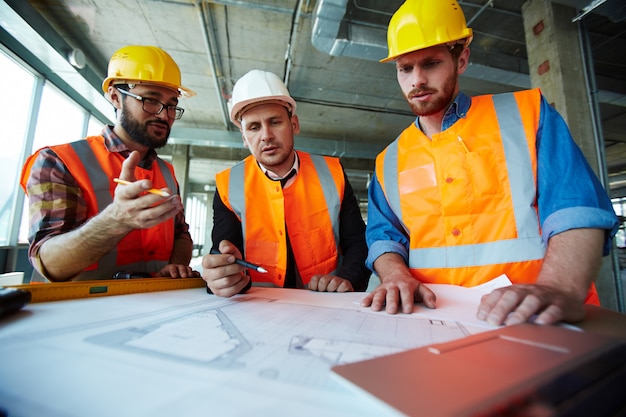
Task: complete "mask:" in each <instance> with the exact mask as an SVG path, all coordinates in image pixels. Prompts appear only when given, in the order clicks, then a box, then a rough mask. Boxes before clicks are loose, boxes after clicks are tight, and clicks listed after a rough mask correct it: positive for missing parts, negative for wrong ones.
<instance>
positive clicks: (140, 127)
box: [120, 106, 171, 149]
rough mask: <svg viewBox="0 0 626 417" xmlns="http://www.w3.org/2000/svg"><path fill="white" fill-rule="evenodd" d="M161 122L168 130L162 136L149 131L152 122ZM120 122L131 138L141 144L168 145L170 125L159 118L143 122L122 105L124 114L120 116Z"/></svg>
mask: <svg viewBox="0 0 626 417" xmlns="http://www.w3.org/2000/svg"><path fill="white" fill-rule="evenodd" d="M152 123H154V124H160V125H163V126H165V127H167V132H166V133H165V135H162V137H157V136H155V135H152V134H150V133H148V126H150V124H152ZM120 124H121V126H122V128H124V130H125V131H126V133H128V136H130V138H131V139H132V140H133V141H135V142H137V143H138V144H140V145H143V146H146V147H148V148H152V149H158V148H162V147H164V146H165V145H167V139H168V138H169V136H170V130H171V128H170V126H169V125H168V124H167V123H166V122H164V121H161V120H159V119H155V120H148V121H146V122H145V123H144V124H141V123H140V122H139V121H138V120H137V119H135V118H134V117H133V116H132V115H131V114H130V112H129V111H128V110H127V108H126V107H124V106H123V107H122V116H121V118H120Z"/></svg>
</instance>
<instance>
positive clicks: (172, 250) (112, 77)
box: [21, 46, 199, 282]
mask: <svg viewBox="0 0 626 417" xmlns="http://www.w3.org/2000/svg"><path fill="white" fill-rule="evenodd" d="M102 89H103V91H104V93H105V94H106V96H107V98H108V99H109V101H110V102H111V104H113V107H114V108H115V114H116V121H115V124H114V125H113V126H105V127H104V129H103V131H102V133H101V135H99V136H91V137H88V138H85V139H83V140H79V141H76V142H72V143H67V144H63V145H57V146H49V147H44V148H42V149H40V150H39V151H37V152H35V153H34V154H33V155H31V156H30V157H29V158H28V159H27V161H26V164H25V165H24V169H23V173H22V178H21V185H22V187H23V188H24V191H25V192H26V194H27V195H28V198H29V205H30V208H31V209H30V232H29V242H30V247H29V259H30V261H31V263H32V264H33V267H34V269H35V273H34V274H33V278H32V280H31V281H44V282H45V281H74V280H92V279H111V278H113V277H114V276H115V275H116V274H118V276H119V274H120V273H123V274H124V275H125V276H128V275H140V276H159V277H172V278H179V277H182V278H185V277H191V276H199V274H198V273H197V272H195V271H193V270H192V269H191V268H190V267H189V262H190V260H191V253H192V248H193V242H192V241H191V236H190V234H189V225H188V224H187V223H186V222H185V216H184V210H183V204H182V202H181V199H180V195H179V189H178V182H177V180H176V177H175V176H174V169H173V167H172V165H171V164H169V163H168V162H166V161H164V160H162V159H161V158H159V157H158V156H157V153H156V151H155V149H158V148H161V147H163V146H165V145H166V144H167V140H168V137H169V135H170V131H171V128H172V125H173V124H174V121H175V120H177V119H180V118H181V117H182V115H183V112H184V110H183V109H182V108H180V107H178V99H179V98H180V97H191V96H193V95H195V93H194V92H193V91H191V90H189V89H187V88H185V87H183V86H181V75H180V70H179V68H178V65H177V64H176V63H175V62H174V60H173V59H172V58H171V56H170V55H169V54H167V52H165V51H163V50H162V49H160V48H157V47H154V46H126V47H124V48H121V49H120V50H118V51H117V52H116V53H115V54H113V56H112V57H111V60H110V61H109V66H108V77H107V78H106V79H105V80H104V82H103V84H102ZM120 180H121V181H120ZM119 182H121V183H123V184H125V185H119V184H118V183H119ZM149 190H150V192H147V191H149Z"/></svg>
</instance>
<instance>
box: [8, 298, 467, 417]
mask: <svg viewBox="0 0 626 417" xmlns="http://www.w3.org/2000/svg"><path fill="white" fill-rule="evenodd" d="M442 294H443V293H442ZM363 296H364V293H343V294H329V293H316V292H312V291H303V290H285V289H271V288H253V289H251V290H250V291H249V292H248V293H247V294H241V295H237V296H234V297H232V298H221V297H216V296H212V295H208V294H206V292H205V291H204V290H203V289H188V290H177V291H163V292H152V293H142V294H129V295H124V296H115V297H100V298H91V299H77V300H70V301H63V302H48V303H35V304H31V305H29V306H27V308H25V309H24V310H23V311H21V312H19V313H18V314H17V315H15V316H14V317H13V318H11V319H9V320H8V322H5V323H4V326H3V327H2V332H0V410H8V411H9V415H11V416H16V417H20V416H33V415H46V416H49V417H82V416H85V415H89V416H91V417H100V416H103V417H104V416H111V415H132V416H134V417H137V416H138V417H143V416H146V417H148V416H150V417H160V416H164V417H165V416H171V415H176V417H195V416H204V415H207V413H206V411H207V410H210V413H209V414H208V415H215V416H220V417H222V416H225V417H229V416H233V417H234V416H241V415H248V414H249V415H272V416H277V417H281V416H285V417H287V416H293V415H298V416H299V417H309V416H310V417H317V416H320V415H324V416H325V417H335V416H336V417H349V416H355V417H356V416H359V417H368V416H371V417H374V416H376V417H379V416H381V415H384V416H394V415H397V414H395V413H396V412H394V411H390V410H388V409H387V408H385V407H386V406H384V405H382V404H378V403H377V402H376V401H375V400H373V399H367V398H364V397H363V396H361V395H360V394H358V393H356V392H354V391H353V390H351V389H350V388H349V387H348V386H345V385H343V384H342V382H341V381H338V380H337V379H335V378H334V377H333V375H332V372H330V369H331V367H333V366H335V365H339V364H345V363H351V362H355V361H360V360H364V359H369V358H374V357H378V356H381V355H387V354H391V353H395V352H399V351H402V350H407V349H411V348H415V347H421V346H424V345H428V344H433V343H441V342H446V341H449V340H453V339H457V338H461V337H465V336H467V335H468V334H470V333H473V332H475V329H474V326H475V325H476V323H474V322H471V320H470V323H469V324H468V323H466V322H464V321H463V320H462V318H463V317H468V318H472V317H473V316H474V314H473V311H472V314H471V315H467V314H466V315H462V316H459V315H458V313H456V311H455V310H454V309H450V311H452V312H453V313H455V314H452V315H450V318H446V319H443V318H442V317H445V314H443V313H445V310H446V308H445V305H446V303H445V299H443V298H442V305H443V306H444V307H443V308H441V309H440V311H438V313H439V314H440V316H439V317H437V316H433V317H429V316H428V313H430V312H431V311H427V310H425V309H420V308H419V306H417V307H416V309H417V310H416V312H415V313H414V314H393V315H392V314H387V313H385V312H374V311H372V310H370V309H368V308H363V307H360V300H361V299H362V298H363ZM457 304H458V303H457ZM473 309H475V307H474V306H473V305H472V310H473ZM433 312H434V311H433ZM454 315H456V316H457V317H458V319H454V318H453V317H452V316H454ZM33 392H36V393H37V395H32V393H33ZM181 404H184V407H182V408H181Z"/></svg>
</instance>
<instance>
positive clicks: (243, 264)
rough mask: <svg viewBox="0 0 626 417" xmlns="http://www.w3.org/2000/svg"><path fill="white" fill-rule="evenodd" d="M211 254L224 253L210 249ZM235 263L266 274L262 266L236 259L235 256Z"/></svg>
mask: <svg viewBox="0 0 626 417" xmlns="http://www.w3.org/2000/svg"><path fill="white" fill-rule="evenodd" d="M211 254H213V255H226V254H225V253H221V252H220V251H217V250H215V249H211ZM235 263H236V264H238V265H241V266H245V267H246V268H250V269H254V270H255V271H257V272H260V273H262V274H267V269H265V268H263V267H262V266H258V265H255V264H253V263H250V262H247V261H244V260H243V259H238V258H235Z"/></svg>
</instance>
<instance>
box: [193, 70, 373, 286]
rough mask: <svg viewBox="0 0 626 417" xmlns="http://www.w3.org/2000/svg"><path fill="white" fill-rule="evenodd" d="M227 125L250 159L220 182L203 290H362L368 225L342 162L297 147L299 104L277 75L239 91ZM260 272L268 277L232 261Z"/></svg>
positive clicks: (239, 86) (259, 75) (246, 82)
mask: <svg viewBox="0 0 626 417" xmlns="http://www.w3.org/2000/svg"><path fill="white" fill-rule="evenodd" d="M229 104H230V118H231V120H232V122H233V123H234V124H235V125H237V127H239V128H240V130H241V134H242V138H243V143H244V145H245V146H246V147H247V148H248V149H249V150H250V152H251V153H252V155H250V156H249V157H247V158H246V159H244V160H243V161H241V162H240V163H238V164H237V165H235V166H234V167H233V168H231V169H227V170H225V171H223V172H220V173H219V174H217V176H216V184H217V190H216V192H215V198H214V201H213V210H214V221H213V232H212V239H213V251H214V252H217V253H218V254H207V255H205V256H204V258H203V260H202V277H203V278H204V280H205V281H206V282H207V290H208V291H210V292H212V293H213V294H216V295H219V296H224V297H230V296H232V295H234V294H238V293H240V292H242V291H246V290H247V289H248V288H249V287H250V285H251V284H252V283H255V284H256V283H258V284H259V285H272V286H276V287H284V288H308V289H310V290H314V291H328V292H345V291H363V290H365V289H366V288H367V284H368V280H369V276H370V271H369V270H368V269H367V268H366V267H365V258H366V256H367V246H366V244H365V235H364V233H365V224H364V222H363V219H362V217H361V213H360V210H359V206H358V203H357V200H356V198H355V196H354V194H353V191H352V187H351V186H350V183H349V182H348V178H347V176H346V174H345V172H344V170H343V167H342V166H341V163H340V162H339V160H338V159H337V158H333V157H326V156H319V155H313V154H309V153H306V152H301V151H296V150H295V149H294V135H296V134H298V133H299V132H300V124H299V121H298V116H296V114H295V111H296V102H295V100H294V99H293V98H292V97H291V95H290V94H289V91H288V90H287V88H286V87H285V85H284V83H283V82H282V80H281V79H280V78H278V76H276V75H275V74H273V73H271V72H266V71H260V70H253V71H250V72H248V73H247V74H246V75H244V76H243V77H241V78H240V79H239V80H238V81H237V83H236V84H235V86H234V88H233V94H232V99H231V101H230V103H229ZM244 256H245V259H246V261H248V262H251V263H253V264H256V265H259V266H261V267H263V268H264V269H265V270H267V271H268V272H267V273H263V272H259V271H257V270H255V269H253V268H252V269H250V268H245V267H244V266H241V265H240V264H238V263H235V260H237V259H241V258H243V257H244Z"/></svg>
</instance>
